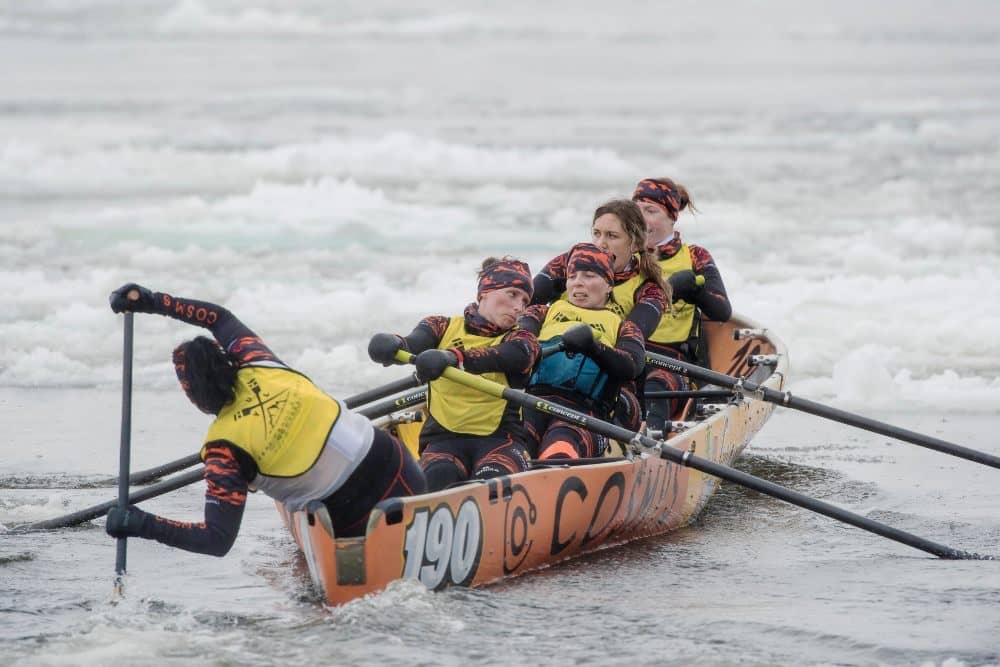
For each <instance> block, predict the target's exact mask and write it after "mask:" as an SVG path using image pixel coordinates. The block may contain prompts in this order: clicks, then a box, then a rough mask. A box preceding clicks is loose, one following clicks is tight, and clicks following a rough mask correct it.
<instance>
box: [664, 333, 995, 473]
mask: <svg viewBox="0 0 1000 667" xmlns="http://www.w3.org/2000/svg"><path fill="white" fill-rule="evenodd" d="M646 365H647V366H655V367H657V368H662V369H664V370H667V371H670V372H672V373H679V374H681V375H684V376H687V377H689V378H692V379H695V380H703V381H705V382H709V383H711V384H716V385H719V386H722V387H731V388H732V389H734V390H736V391H738V392H740V393H741V394H746V395H750V396H753V397H754V398H758V399H760V400H762V401H767V402H768V403H775V404H777V405H783V406H785V407H786V408H792V409H793V410H800V411H802V412H807V413H809V414H812V415H816V416H817V417H823V418H825V419H830V420H833V421H835V422H840V423H841V424H847V425H848V426H856V427H858V428H860V429H864V430H866V431H871V432H872V433H878V434H880V435H886V436H889V437H890V438H897V439H899V440H902V441H904V442H909V443H912V444H914V445H920V446H921V447H927V448H928V449H933V450H935V451H939V452H943V453H945V454H951V455H952V456H957V457H959V458H963V459H968V460H969V461H975V462H976V463H982V464H983V465H988V466H992V467H994V468H1000V457H997V456H994V455H992V454H987V453H986V452H981V451H978V450H975V449H969V448H968V447H963V446H961V445H956V444H954V443H951V442H946V441H945V440H940V439H938V438H935V437H932V436H929V435H923V434H922V433H916V432H914V431H908V430H906V429H904V428H899V427H898V426H892V425H890V424H886V423H885V422H880V421H876V420H874V419H870V418H868V417H863V416H861V415H856V414H853V413H850V412H846V411H844V410H838V409H837V408H831V407H829V406H826V405H822V404H820V403H816V402H814V401H810V400H808V399H805V398H799V397H798V396H792V393H791V392H789V391H775V390H774V389H771V388H769V387H764V386H761V385H760V384H758V383H756V382H753V381H751V380H748V379H746V378H735V377H732V376H731V375H725V374H723V373H718V372H716V371H713V370H709V369H707V368H702V367H701V366H698V365H695V364H690V363H688V362H686V361H680V360H678V359H671V358H670V357H664V356H662V355H659V354H653V353H652V352H646Z"/></svg>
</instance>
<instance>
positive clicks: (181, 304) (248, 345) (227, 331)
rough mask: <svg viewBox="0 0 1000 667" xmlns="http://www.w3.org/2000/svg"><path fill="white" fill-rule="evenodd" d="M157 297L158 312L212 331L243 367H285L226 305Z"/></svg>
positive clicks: (155, 295)
mask: <svg viewBox="0 0 1000 667" xmlns="http://www.w3.org/2000/svg"><path fill="white" fill-rule="evenodd" d="M153 297H154V302H155V304H156V305H155V310H154V312H156V313H158V314H160V315H165V316H167V317H172V318H173V319H175V320H180V321H181V322H186V323H188V324H192V325H194V326H198V327H204V328H206V329H208V330H209V331H211V332H212V335H213V336H215V340H217V341H219V344H220V345H221V346H222V347H223V349H224V350H226V351H227V352H229V353H230V354H232V355H234V356H235V357H236V359H237V362H238V363H239V365H240V366H244V365H247V364H253V363H260V362H264V361H267V362H272V363H277V364H282V365H284V364H283V363H282V361H281V360H280V359H278V357H277V356H276V355H275V354H274V352H272V351H271V348H269V347H268V346H267V345H266V344H265V343H264V341H262V340H261V339H260V337H259V336H258V335H257V334H255V333H254V332H253V331H252V330H251V329H250V327H248V326H247V325H245V324H243V322H241V321H240V319H239V318H237V317H236V316H235V315H233V314H232V313H231V312H229V311H228V310H226V309H225V308H223V307H222V306H220V305H217V304H214V303H210V302H208V301H197V300H195V299H188V298H184V297H177V296H173V295H171V294H167V293H165V292H155V293H154V295H153Z"/></svg>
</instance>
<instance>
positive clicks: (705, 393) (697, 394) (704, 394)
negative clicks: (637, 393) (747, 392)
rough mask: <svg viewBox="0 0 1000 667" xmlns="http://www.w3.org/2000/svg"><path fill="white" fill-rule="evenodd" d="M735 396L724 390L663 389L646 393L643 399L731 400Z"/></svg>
mask: <svg viewBox="0 0 1000 667" xmlns="http://www.w3.org/2000/svg"><path fill="white" fill-rule="evenodd" d="M734 395H735V394H734V393H733V392H732V391H727V390H725V389H701V390H695V391H684V390H680V391H674V390H667V389H664V390H662V391H647V392H645V393H644V394H643V397H644V398H732V397H733V396H734Z"/></svg>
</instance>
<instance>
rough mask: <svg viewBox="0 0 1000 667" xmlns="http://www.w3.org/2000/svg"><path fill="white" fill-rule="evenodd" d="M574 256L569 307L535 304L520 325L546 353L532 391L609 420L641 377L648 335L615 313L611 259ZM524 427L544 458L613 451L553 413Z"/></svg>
mask: <svg viewBox="0 0 1000 667" xmlns="http://www.w3.org/2000/svg"><path fill="white" fill-rule="evenodd" d="M567 257H568V259H567V261H566V287H567V290H566V292H567V300H566V301H563V300H558V301H556V302H554V303H553V304H552V305H548V306H547V305H541V304H538V305H534V306H532V307H531V308H529V309H528V311H527V312H526V313H525V314H524V316H522V317H521V320H520V326H521V327H522V328H523V329H526V330H528V331H531V332H537V334H538V340H539V342H540V344H541V347H542V351H543V354H542V356H543V358H542V360H541V361H540V362H539V365H538V368H537V369H536V370H535V372H534V374H533V375H532V376H531V381H530V382H529V384H528V391H529V392H530V393H532V394H534V395H536V396H539V397H542V398H545V399H546V400H548V401H550V402H552V403H558V404H560V405H564V406H566V407H569V408H572V409H574V410H579V411H581V412H586V413H588V414H590V415H592V416H594V417H597V418H598V419H604V420H607V419H608V417H609V416H610V414H611V412H612V411H613V410H614V407H615V403H616V399H617V397H618V393H619V390H620V388H621V385H622V383H623V382H627V381H629V380H632V379H634V378H635V377H637V376H638V375H639V374H640V373H641V372H642V368H643V364H644V362H645V346H644V342H643V336H642V332H641V331H640V330H639V327H638V326H637V325H636V324H635V323H634V322H632V321H631V320H627V319H626V320H623V319H622V318H621V316H620V315H619V314H618V313H617V312H615V311H614V310H612V309H611V308H608V304H609V301H610V299H611V293H612V291H613V288H614V266H613V259H612V258H611V256H610V255H609V254H608V253H606V252H605V251H604V250H602V249H601V248H598V247H597V246H595V245H593V244H591V243H579V244H577V245H575V246H573V248H571V249H570V251H569V253H567ZM550 350H555V351H554V353H553V354H548V352H549V351H550ZM524 425H525V429H526V430H527V431H528V433H529V435H530V436H532V439H533V442H534V444H535V447H536V450H537V452H538V458H539V459H557V458H573V459H575V458H590V457H595V456H601V455H602V454H603V453H604V450H605V448H606V447H607V440H606V439H605V438H604V437H603V436H596V435H595V434H594V433H593V432H591V431H589V430H587V429H584V428H581V427H579V426H577V425H575V424H572V423H570V422H566V421H563V420H561V419H558V418H556V417H554V416H553V415H552V414H551V413H548V412H544V413H543V412H532V413H531V414H526V415H525V416H524Z"/></svg>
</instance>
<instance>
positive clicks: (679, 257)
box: [632, 178, 733, 430]
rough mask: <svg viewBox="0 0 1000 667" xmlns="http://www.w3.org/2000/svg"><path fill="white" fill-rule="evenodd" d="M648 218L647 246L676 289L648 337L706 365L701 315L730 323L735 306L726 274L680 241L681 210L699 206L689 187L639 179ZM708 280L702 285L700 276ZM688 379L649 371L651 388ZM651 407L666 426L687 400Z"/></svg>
mask: <svg viewBox="0 0 1000 667" xmlns="http://www.w3.org/2000/svg"><path fill="white" fill-rule="evenodd" d="M632 200H633V201H635V202H636V204H638V205H639V209H640V210H641V211H642V215H643V218H644V219H645V221H646V229H647V247H648V248H649V249H650V251H651V252H653V253H655V257H656V260H657V262H658V263H659V265H660V269H661V270H662V272H663V277H664V280H666V281H667V282H668V284H669V285H670V287H671V289H672V291H673V305H674V307H673V309H672V311H670V312H666V313H664V315H663V318H662V319H661V320H660V322H659V325H658V326H657V328H656V331H654V332H653V333H652V334H651V335H648V336H647V338H646V346H647V347H648V348H649V351H650V352H655V353H657V354H662V355H665V356H668V357H673V358H675V359H682V360H685V361H692V362H695V363H700V364H704V363H705V361H706V359H705V358H704V357H705V355H704V353H703V352H702V351H700V350H701V347H702V345H703V343H704V341H703V339H702V338H701V327H700V326H699V325H700V322H701V315H704V316H705V317H706V318H708V319H710V320H715V321H717V322H726V321H728V320H729V318H730V317H731V316H732V314H733V307H732V306H731V305H730V303H729V297H728V296H727V295H726V286H725V285H724V284H723V283H722V274H720V273H719V269H718V267H717V266H716V265H715V260H714V259H712V255H711V254H710V253H709V252H708V251H707V250H705V249H704V248H702V247H701V246H696V245H689V244H686V243H684V242H683V241H681V237H680V234H678V233H677V232H676V230H675V229H674V226H675V225H676V223H677V217H678V215H679V214H680V212H681V211H683V210H685V209H691V210H692V211H695V210H697V209H695V207H694V204H693V203H692V202H691V196H690V195H689V194H688V191H687V188H685V187H684V186H683V185H681V184H679V183H675V182H674V181H672V180H670V179H669V178H647V179H644V180H642V181H640V182H639V184H638V185H637V186H636V187H635V192H634V193H633V194H632ZM699 276H700V277H701V278H703V279H704V280H703V282H702V283H701V284H699V281H698V277H699ZM688 388H689V385H688V381H687V379H686V378H685V377H683V376H681V375H677V374H675V373H670V372H668V371H665V370H662V369H651V370H650V371H649V372H648V373H647V375H646V391H647V392H649V391H662V390H670V391H680V390H685V389H688ZM647 405H648V406H649V415H648V423H649V427H650V428H652V429H656V430H663V429H664V426H665V425H666V423H667V422H668V421H669V420H670V419H671V418H677V417H679V416H680V415H679V413H680V410H681V408H682V407H683V405H684V401H683V399H675V400H673V401H671V400H669V399H653V400H650V401H648V402H647Z"/></svg>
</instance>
